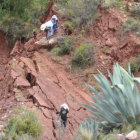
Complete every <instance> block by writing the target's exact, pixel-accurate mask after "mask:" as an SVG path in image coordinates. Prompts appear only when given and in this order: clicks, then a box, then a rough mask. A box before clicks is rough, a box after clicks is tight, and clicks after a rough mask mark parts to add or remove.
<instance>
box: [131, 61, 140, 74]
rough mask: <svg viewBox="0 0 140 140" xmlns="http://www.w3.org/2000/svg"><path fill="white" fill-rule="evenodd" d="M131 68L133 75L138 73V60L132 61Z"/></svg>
mask: <svg viewBox="0 0 140 140" xmlns="http://www.w3.org/2000/svg"><path fill="white" fill-rule="evenodd" d="M130 66H131V71H132V72H133V73H135V72H138V70H139V68H140V66H139V64H138V63H137V59H133V60H132V61H130Z"/></svg>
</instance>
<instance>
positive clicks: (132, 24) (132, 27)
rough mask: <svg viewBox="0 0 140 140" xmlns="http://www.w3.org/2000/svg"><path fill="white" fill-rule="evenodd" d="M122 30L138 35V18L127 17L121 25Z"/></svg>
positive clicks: (139, 31)
mask: <svg viewBox="0 0 140 140" xmlns="http://www.w3.org/2000/svg"><path fill="white" fill-rule="evenodd" d="M123 27H124V30H126V29H127V31H131V32H134V33H135V34H136V35H138V36H140V22H139V20H138V19H134V18H129V19H128V20H127V22H126V24H125V25H124V26H123Z"/></svg>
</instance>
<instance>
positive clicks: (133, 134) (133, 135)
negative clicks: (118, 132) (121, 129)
mask: <svg viewBox="0 0 140 140" xmlns="http://www.w3.org/2000/svg"><path fill="white" fill-rule="evenodd" d="M125 138H127V139H129V140H134V139H136V138H137V131H135V130H133V131H131V132H130V133H129V134H128V135H126V136H125Z"/></svg>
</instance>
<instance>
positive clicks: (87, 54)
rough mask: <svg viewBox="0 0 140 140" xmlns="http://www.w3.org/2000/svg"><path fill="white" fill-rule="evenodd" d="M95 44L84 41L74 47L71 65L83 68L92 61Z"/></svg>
mask: <svg viewBox="0 0 140 140" xmlns="http://www.w3.org/2000/svg"><path fill="white" fill-rule="evenodd" d="M94 53H95V45H94V44H88V43H84V44H81V45H80V46H78V47H77V48H76V51H75V54H74V56H73V59H72V65H73V66H78V67H81V68H84V67H86V66H88V65H90V64H92V63H93V62H94Z"/></svg>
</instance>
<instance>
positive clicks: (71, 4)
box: [58, 0, 101, 28]
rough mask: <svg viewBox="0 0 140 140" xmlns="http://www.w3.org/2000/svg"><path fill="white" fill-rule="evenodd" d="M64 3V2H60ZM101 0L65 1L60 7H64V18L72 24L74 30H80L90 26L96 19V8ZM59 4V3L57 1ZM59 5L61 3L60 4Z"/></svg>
mask: <svg viewBox="0 0 140 140" xmlns="http://www.w3.org/2000/svg"><path fill="white" fill-rule="evenodd" d="M62 1H65V0H61V2H62ZM100 1H101V0H86V1H85V0H76V1H75V0H67V2H66V3H65V2H64V3H65V4H64V5H63V4H62V7H65V16H66V18H67V19H68V20H69V21H70V22H72V25H73V26H74V28H82V27H85V26H89V25H90V24H92V23H93V22H94V21H95V19H96V18H97V15H98V12H97V8H98V6H99V4H100ZM58 2H59V1H58ZM60 4H61V3H60Z"/></svg>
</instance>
